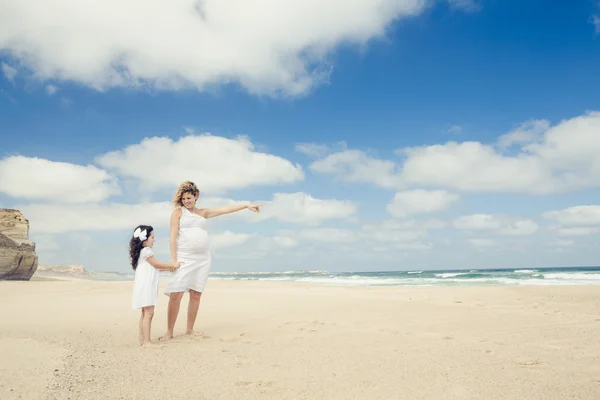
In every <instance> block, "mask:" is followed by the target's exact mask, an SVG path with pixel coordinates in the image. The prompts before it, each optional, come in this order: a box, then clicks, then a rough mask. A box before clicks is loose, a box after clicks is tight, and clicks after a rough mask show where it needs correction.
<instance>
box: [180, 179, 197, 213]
mask: <svg viewBox="0 0 600 400" xmlns="http://www.w3.org/2000/svg"><path fill="white" fill-rule="evenodd" d="M185 193H191V194H192V196H194V197H198V196H199V195H200V191H199V190H198V187H197V186H196V184H195V183H194V182H191V181H185V182H183V183H182V184H181V185H179V187H178V188H177V192H176V193H175V196H174V197H173V204H174V205H175V207H182V206H183V202H182V201H181V198H182V197H183V195H184V194H185Z"/></svg>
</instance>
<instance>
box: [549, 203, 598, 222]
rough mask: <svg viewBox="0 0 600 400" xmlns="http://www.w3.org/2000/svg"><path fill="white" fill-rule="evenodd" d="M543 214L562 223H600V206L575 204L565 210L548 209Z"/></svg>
mask: <svg viewBox="0 0 600 400" xmlns="http://www.w3.org/2000/svg"><path fill="white" fill-rule="evenodd" d="M542 216H543V217H544V218H546V219H549V220H553V221H555V222H557V223H558V224H560V225H566V226H575V225H600V206H599V205H589V206H575V207H569V208H565V209H563V210H555V211H548V212H546V213H544V214H542Z"/></svg>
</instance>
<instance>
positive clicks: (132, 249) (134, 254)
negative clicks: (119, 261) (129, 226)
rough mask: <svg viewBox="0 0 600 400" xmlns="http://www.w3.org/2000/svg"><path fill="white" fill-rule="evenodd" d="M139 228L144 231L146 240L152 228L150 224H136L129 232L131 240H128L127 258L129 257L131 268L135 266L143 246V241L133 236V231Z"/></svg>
mask: <svg viewBox="0 0 600 400" xmlns="http://www.w3.org/2000/svg"><path fill="white" fill-rule="evenodd" d="M137 229H139V230H140V231H144V230H145V231H146V240H148V238H149V237H150V234H151V233H152V231H153V230H154V228H153V227H151V226H150V225H138V226H137V227H136V228H135V229H134V230H133V232H132V233H131V240H129V258H130V259H131V266H132V267H133V270H134V271H135V269H136V268H137V264H138V259H139V258H140V253H141V252H142V249H143V248H144V242H145V241H146V240H144V241H141V240H140V239H139V238H137V237H135V236H134V235H133V234H134V232H135V231H136V230H137Z"/></svg>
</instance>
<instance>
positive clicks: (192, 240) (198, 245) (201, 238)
mask: <svg viewBox="0 0 600 400" xmlns="http://www.w3.org/2000/svg"><path fill="white" fill-rule="evenodd" d="M208 245H209V243H208V233H207V232H206V231H205V230H204V229H202V228H188V229H186V230H185V232H179V241H178V243H177V248H178V249H179V250H182V251H185V252H192V253H202V252H205V251H208Z"/></svg>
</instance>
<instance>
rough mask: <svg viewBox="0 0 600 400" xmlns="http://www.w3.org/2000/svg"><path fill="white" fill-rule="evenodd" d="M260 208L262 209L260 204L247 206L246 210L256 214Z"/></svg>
mask: <svg viewBox="0 0 600 400" xmlns="http://www.w3.org/2000/svg"><path fill="white" fill-rule="evenodd" d="M260 207H262V204H249V205H248V210H250V211H254V212H256V213H257V212H260Z"/></svg>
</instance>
